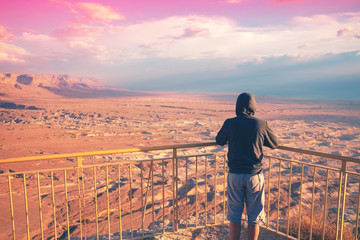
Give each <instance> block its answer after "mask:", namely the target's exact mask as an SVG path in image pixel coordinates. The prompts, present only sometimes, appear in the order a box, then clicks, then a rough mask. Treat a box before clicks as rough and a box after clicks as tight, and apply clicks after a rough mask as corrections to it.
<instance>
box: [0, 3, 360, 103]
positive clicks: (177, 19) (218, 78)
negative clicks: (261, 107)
mask: <svg viewBox="0 0 360 240" xmlns="http://www.w3.org/2000/svg"><path fill="white" fill-rule="evenodd" d="M0 2H1V8H0V71H1V72H23V73H56V74H65V73H66V74H70V75H73V76H85V77H95V78H97V79H99V80H101V81H103V82H105V83H106V84H108V85H110V86H114V87H121V88H127V89H131V90H150V91H181V92H243V91H250V92H252V93H254V94H255V95H261V96H278V97H299V98H313V99H349V100H360V1H359V0H316V1H314V0H181V1H179V0H131V1H130V0H102V1H100V0H97V1H90V0H88V1H86V0H84V1H63V0H36V1H33V0H0Z"/></svg>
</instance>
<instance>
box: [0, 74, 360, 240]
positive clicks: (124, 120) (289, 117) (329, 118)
mask: <svg viewBox="0 0 360 240" xmlns="http://www.w3.org/2000/svg"><path fill="white" fill-rule="evenodd" d="M19 76H27V75H19V74H18V75H15V77H14V76H11V75H10V74H8V75H5V74H4V75H3V76H2V77H3V79H2V81H3V85H2V86H1V88H0V93H1V94H0V104H1V105H0V132H1V135H0V138H1V140H0V186H1V189H0V192H1V194H0V199H1V202H2V203H4V204H1V207H0V208H1V209H0V212H2V213H3V214H1V217H0V239H12V238H13V235H12V225H11V213H10V210H9V204H10V203H9V201H10V200H9V184H8V175H9V174H10V175H11V176H12V190H13V192H12V198H13V201H14V203H13V204H14V206H15V207H14V216H15V223H16V225H15V229H16V234H17V238H16V239H26V238H27V234H29V235H30V236H31V239H33V238H34V239H40V238H41V233H40V230H39V229H40V226H39V221H40V217H42V221H43V225H44V226H43V228H44V229H43V234H44V235H45V238H46V239H53V238H54V231H57V234H58V237H59V236H61V237H63V238H66V236H67V235H66V234H68V233H69V232H70V233H71V235H72V236H74V239H77V238H75V237H79V236H80V234H81V233H80V232H81V231H85V225H86V224H87V229H86V231H87V234H88V236H90V238H89V239H92V238H91V236H92V237H93V238H94V236H96V234H97V232H98V234H99V235H101V236H103V239H107V238H106V236H107V233H108V225H107V224H108V219H109V216H110V215H111V217H110V218H111V219H112V221H113V222H116V227H114V228H113V229H112V231H111V235H112V236H113V237H114V238H119V237H120V234H122V236H123V237H124V238H129V237H131V234H135V235H136V234H141V232H139V231H138V232H136V231H135V232H133V231H131V228H132V227H133V228H134V229H138V227H139V226H140V225H139V224H140V222H141V219H142V217H143V216H142V214H141V211H140V210H141V207H142V206H143V204H144V203H143V202H141V201H145V197H144V194H145V191H146V186H148V191H149V193H150V192H152V194H153V196H152V198H151V197H150V195H151V194H150V195H149V196H148V197H149V200H148V203H149V202H151V203H152V204H151V205H149V206H148V208H147V210H148V212H147V213H146V216H145V221H144V222H145V226H144V227H145V228H146V229H148V232H150V233H151V231H158V230H159V229H160V230H161V229H165V230H167V231H171V229H172V228H173V226H174V223H173V218H172V213H173V212H172V211H173V210H174V209H173V206H174V203H173V197H172V196H171V195H172V192H171V189H172V187H174V182H172V181H171V179H172V180H173V181H175V180H174V178H173V175H172V171H173V167H174V166H173V162H172V161H171V160H166V161H165V164H164V163H161V160H160V161H157V162H155V166H154V170H153V173H152V174H153V175H152V176H150V172H149V171H150V170H149V169H150V168H151V166H150V163H149V162H144V163H143V164H131V166H132V170H129V165H124V166H123V167H122V168H121V169H119V168H118V166H117V165H109V167H108V168H106V171H105V168H104V167H93V168H87V169H85V170H84V172H83V173H82V174H83V175H82V176H83V177H84V178H85V184H84V185H85V188H86V187H88V188H86V189H89V190H88V191H87V190H85V196H87V197H88V198H85V200H84V202H81V203H79V200H78V198H77V197H78V196H79V195H78V178H77V177H76V175H77V173H76V171H75V170H71V169H69V170H68V172H67V174H68V176H67V177H64V173H63V170H61V171H53V172H50V171H47V169H55V168H66V167H68V166H70V167H74V166H76V160H75V159H71V158H70V159H66V160H64V159H62V160H57V159H54V160H46V161H31V162H21V163H1V160H4V159H8V158H19V157H30V156H31V157H32V156H44V155H54V154H55V155H56V154H67V153H79V152H94V151H105V150H116V149H127V148H139V147H150V146H164V145H176V144H187V143H202V142H213V141H214V140H215V136H216V134H217V131H218V130H219V129H220V128H221V125H222V123H223V122H224V120H225V119H227V118H230V117H234V116H235V101H236V97H237V94H190V93H189V94H184V93H175V92H174V93H149V92H146V93H144V92H126V91H124V92H122V93H123V94H121V93H120V92H119V93H117V92H116V91H105V90H104V88H103V86H100V87H102V88H101V91H102V94H98V95H95V96H92V95H91V94H92V93H94V92H92V91H89V89H90V87H89V84H88V83H86V84H87V85H86V84H85V83H84V82H82V85H78V87H77V88H69V87H68V86H63V87H61V88H60V87H59V84H58V85H56V86H52V87H46V86H45V85H43V84H42V85H40V83H38V82H36V81H40V80H38V79H37V78H36V76H35V77H31V78H30V77H20V78H19ZM11 77H13V79H12V78H11ZM29 79H31V80H29ZM59 79H60V80H59ZM61 79H63V78H59V77H57V78H55V80H56V81H58V83H59V82H60V83H62V84H63V85H64V81H62V80H61ZM4 82H7V83H6V84H4ZM35 82H36V85H35ZM65 82H66V81H65ZM67 82H69V81H67ZM15 84H16V85H15ZM72 86H73V85H72ZM88 87H89V88H88ZM96 87H97V89H99V86H96ZM74 89H75V90H74ZM70 90H71V91H70ZM65 93H66V94H65ZM79 93H81V94H80V95H78V94H79ZM109 93H110V94H109ZM115 93H116V94H115ZM256 100H257V103H258V111H257V113H256V115H255V116H256V117H259V118H261V119H265V120H267V121H268V123H269V125H270V126H271V128H272V129H273V130H274V132H275V133H276V135H277V136H278V138H279V140H280V143H281V145H282V146H288V147H293V148H300V149H304V150H312V151H318V152H322V153H327V154H334V155H341V156H346V157H352V158H355V159H359V157H360V102H359V101H344V100H338V101H335V100H304V99H293V98H275V97H264V96H256ZM207 152H210V153H218V152H224V153H226V146H225V147H222V146H212V147H207V148H202V149H198V148H196V149H179V150H178V155H179V156H184V155H193V154H199V153H200V154H203V153H207ZM265 154H266V155H272V156H274V157H275V159H274V160H273V162H272V164H273V166H272V171H273V172H272V173H271V175H270V178H269V179H270V183H269V184H270V185H269V186H270V187H269V189H270V195H267V198H270V199H271V202H269V203H270V206H267V207H270V209H271V213H270V216H268V217H269V218H270V219H272V221H270V223H269V224H270V225H272V226H273V227H274V228H276V227H277V225H276V224H280V225H279V226H280V228H285V232H286V225H287V222H286V221H287V216H288V215H289V212H290V214H291V215H293V216H296V214H297V213H298V211H299V209H298V208H299V201H300V191H301V189H300V183H299V181H300V174H301V165H296V164H295V163H294V164H293V166H292V167H291V171H292V173H293V176H292V179H291V181H290V183H291V193H290V195H289V193H288V190H289V171H290V163H288V162H286V161H284V162H282V163H280V162H279V161H278V160H277V159H276V158H282V159H291V160H295V161H303V162H306V163H311V164H317V165H321V166H327V167H331V168H340V167H341V161H335V160H329V159H324V158H322V157H314V156H308V155H302V154H295V153H293V152H287V151H284V150H269V149H266V150H265ZM169 156H171V152H167V151H154V152H141V153H136V154H125V155H115V156H112V155H109V156H101V157H97V158H89V159H84V164H89V165H92V166H93V165H95V164H104V163H106V164H111V163H114V162H122V161H140V160H147V159H164V158H167V157H169ZM219 159H221V157H219ZM208 160H209V163H207V162H206V164H209V167H208V168H209V169H208V171H210V173H212V174H207V175H205V169H204V165H202V166H203V167H202V168H201V167H199V173H198V174H199V180H198V181H199V188H197V186H195V185H194V179H195V178H197V176H195V168H194V166H195V165H194V164H195V159H193V158H190V159H189V160H186V161H187V162H188V163H189V164H190V167H189V175H187V178H185V172H184V171H183V170H184V168H185V163H184V159H180V160H179V161H180V163H179V179H178V182H176V183H177V184H178V186H177V189H179V193H180V192H181V194H183V195H181V194H180V195H179V202H178V203H180V208H181V210H182V211H180V212H181V214H180V217H179V219H180V220H181V221H180V225H185V224H195V223H194V221H199V224H200V222H201V224H203V221H204V217H205V215H206V217H207V216H208V215H207V214H204V212H206V211H207V209H205V208H206V207H208V209H210V210H209V221H215V220H214V219H215V218H219V219H218V220H219V221H220V220H221V219H222V217H223V216H222V215H221V214H220V213H222V209H223V207H224V206H223V205H222V202H221V199H222V198H223V196H224V195H223V192H224V191H223V190H224V188H223V186H224V184H225V183H224V173H223V172H221V171H220V170H219V169H220V168H222V169H223V167H224V163H223V161H222V160H221V162H219V166H218V169H217V172H215V169H214V161H215V160H214V159H211V158H209V159H208ZM208 160H205V159H204V158H199V162H201V163H202V164H204V163H205V161H208ZM181 161H182V162H181ZM280 164H281V165H280ZM359 164H360V163H349V164H348V165H347V168H348V169H351V171H353V172H354V173H356V174H359V173H360V167H359ZM196 166H197V165H196ZM264 167H265V170H264V174H265V177H266V178H268V177H269V168H268V167H269V165H268V162H265V164H264ZM279 167H280V168H281V170H280V171H281V172H282V174H283V175H282V177H281V178H280V179H279V178H278V175H277V172H276V171H278V169H279ZM162 168H165V170H162ZM94 169H95V170H94ZM34 171H40V174H39V175H37V174H36V173H35V172H34ZM94 171H95V172H96V173H97V174H98V176H97V177H98V178H97V179H94V174H93V173H94ZM303 171H304V179H303V182H304V185H303V188H302V189H303V192H302V196H301V201H302V204H303V205H302V214H303V217H307V216H309V214H310V211H311V209H312V208H313V209H314V208H315V212H316V213H317V214H316V215H319V214H320V215H321V214H322V212H324V210H325V209H322V208H321V207H319V206H322V205H321V204H322V203H323V202H324V200H325V197H326V196H325V192H324V191H325V190H324V189H325V184H326V174H327V173H326V170H324V169H321V168H317V170H316V174H315V175H316V181H317V184H316V185H315V186H313V176H314V170H313V167H311V166H306V167H304V169H303ZM118 172H119V175H117V173H118ZM130 172H131V173H130ZM164 172H165V173H164ZM23 173H26V176H25V175H23ZM129 173H130V175H131V176H132V177H133V178H134V179H132V180H131V181H132V182H131V183H130V181H129ZM105 174H106V176H105ZM148 174H149V175H148ZM163 174H164V175H165V176H167V177H168V180H167V181H166V184H165V183H164V182H163V178H162V176H164V175H163ZM186 174H187V172H186ZM356 174H349V176H348V184H347V186H346V187H347V192H346V196H347V197H346V206H347V207H346V209H345V211H344V212H345V226H346V227H347V228H348V229H350V230H349V231H350V232H351V233H352V234H355V230H354V229H355V224H356V217H357V216H356V215H357V214H358V213H357V211H358V209H357V208H356V205H357V202H358V201H359V200H358V199H359V175H356ZM120 175H121V177H120ZM107 176H109V179H108V181H109V183H110V186H111V188H110V190H109V189H108V188H106V187H104V186H105V185H104V184H105V181H106V177H107ZM141 176H142V177H143V178H141V179H142V181H143V182H140V177H141ZM215 176H216V177H215ZM328 176H329V177H328V197H326V200H327V201H328V207H327V209H326V216H327V218H328V222H327V224H328V225H329V226H330V228H334V220H333V219H335V218H336V214H337V211H336V204H337V200H338V195H337V189H338V187H339V186H338V185H339V184H338V181H339V173H338V172H336V171H330V173H328ZM118 177H119V178H118ZM38 178H39V179H40V180H41V181H40V185H41V187H40V189H41V194H40V197H39V199H40V198H41V206H42V213H43V214H42V216H39V210H38V205H39V200H38V199H37V196H38V195H37V194H38V186H39V185H38V184H37V179H38ZM24 179H25V180H26V183H27V189H26V191H27V196H28V198H29V203H28V204H29V206H31V207H30V208H29V215H28V218H29V219H28V221H29V222H30V224H29V225H30V227H29V229H30V230H29V233H26V225H27V223H26V219H25V206H24V202H25V199H24V197H23V196H24V186H23V185H24ZM64 179H66V181H67V183H66V184H67V188H68V189H67V191H64V190H63V188H64V185H66V184H64ZM169 179H170V180H169ZM215 179H217V180H215ZM118 180H119V181H118ZM52 181H54V183H53V184H54V185H55V191H56V192H57V195H56V196H54V197H53V196H52V192H53V191H54V190H52V183H51V182H52ZM151 181H154V182H155V183H154V182H153V184H150V183H151ZM149 182H150V183H149ZM131 184H132V185H131ZM140 184H141V186H140ZM185 184H186V189H187V190H188V191H187V193H186V195H185V193H184V192H185ZM216 184H217V187H216V188H215V187H214V186H215V185H216ZM84 185H83V186H84ZM108 185H109V184H108ZM120 185H121V187H122V188H123V190H122V192H121V193H120V190H119V189H120ZM278 185H279V186H280V189H279V188H278V187H277V186H278ZM149 186H150V187H149ZM205 186H206V187H205ZM57 188H59V189H57ZM60 188H61V189H60ZM140 189H141V191H140ZM214 189H216V190H215V193H213V194H212V195H211V194H210V195H209V193H207V191H208V190H212V191H214ZM267 189H268V187H267ZM115 190H116V191H115ZM117 190H118V191H119V192H118V191H117ZM195 190H196V192H195ZM130 192H131V194H130ZM154 192H155V196H154ZM163 192H164V193H163ZM279 192H281V193H282V195H281V197H280V198H279V200H278V196H279V195H278V193H279ZM312 192H314V193H312ZM162 194H163V195H162ZM267 194H268V193H267ZM67 195H68V196H67ZM215 195H216V196H217V197H215ZM95 196H96V198H95ZM119 196H120V197H119ZM162 196H165V199H166V201H164V202H162V201H163V199H162ZM289 196H290V199H291V200H290V207H291V208H289V206H288V203H289ZM195 198H196V199H198V200H199V201H200V202H201V204H200V203H199V206H197V204H196V201H195V200H194V199H195ZM312 198H314V201H311V199H312ZM214 199H215V200H214ZM216 199H217V200H218V202H216V203H215V201H216ZM278 201H279V202H280V204H278ZM95 202H97V203H96V204H95ZM119 202H120V205H121V207H122V208H121V210H120V211H119V210H118V207H119V206H118V205H119ZM130 202H131V204H132V206H133V209H135V210H134V212H131V211H130V207H131V205H130ZM205 202H206V203H205ZM311 202H315V204H314V205H313V206H312V205H311ZM54 204H55V209H56V211H55V213H54V212H53V205H54ZM97 204H98V206H97V207H96V208H98V209H96V208H95V206H94V205H97ZM107 204H109V206H110V208H111V209H117V210H111V214H110V215H109V213H108V211H107V210H106V205H107ZM140 205H141V206H140ZM185 205H186V206H185ZM195 205H196V206H195ZM85 206H86V207H85ZM134 206H136V207H134ZM205 206H206V207H205ZM81 207H82V208H86V210H87V213H86V214H84V213H83V216H79V208H81ZM185 207H186V212H187V213H186V216H185ZM151 208H155V210H153V211H154V212H155V214H154V215H155V216H154V215H153V216H151V211H150V210H151ZM197 208H199V209H202V213H200V215H199V216H201V217H202V218H201V219H200V218H199V220H194V216H195V211H197V210H196V209H197ZM156 209H157V210H156ZM162 209H164V212H162V211H163V210H162ZM204 209H205V210H204ZM211 209H212V210H211ZM277 209H278V211H276V210H277ZM289 209H290V211H289ZM273 210H274V211H273ZM199 211H200V210H199ZM212 211H213V212H215V213H216V214H213V215H212V218H211V217H210V215H211V213H212ZM68 212H70V214H67V213H68ZM71 212H72V213H71ZM95 212H97V213H98V214H95ZM119 212H121V216H122V218H121V219H122V223H121V224H122V226H121V227H122V229H120V226H119V225H120V222H119V216H120V214H119ZM130 212H131V213H130ZM200 212H201V211H200ZM217 213H218V214H220V215H219V216H217ZM54 214H55V215H56V219H57V223H56V224H57V227H56V230H55V228H54V221H53V219H54ZM191 214H192V215H191ZM68 215H69V216H68ZM96 215H98V216H99V218H98V219H97V218H96ZM190 215H191V216H190ZM278 215H279V216H280V220H279V221H280V223H279V222H278V223H277V222H276V217H277V216H278ZM80 217H81V218H82V219H83V223H82V224H83V225H84V226H82V228H81V227H80V225H81V224H80V220H79V218H80ZM186 217H188V221H189V223H188V222H187V220H186ZM20 219H21V220H20ZM154 219H155V220H154ZM274 219H275V220H274ZM329 219H331V220H329ZM191 221H192V222H191ZM67 222H70V224H67ZM68 225H70V226H69V227H68ZM95 239H96V237H95Z"/></svg>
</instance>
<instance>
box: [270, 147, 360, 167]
mask: <svg viewBox="0 0 360 240" xmlns="http://www.w3.org/2000/svg"><path fill="white" fill-rule="evenodd" d="M277 149H280V150H285V151H289V152H297V153H305V154H309V155H314V156H319V157H325V158H331V159H336V160H343V161H350V162H355V163H360V159H357V158H352V157H344V156H339V155H334V154H328V153H322V152H316V151H311V150H304V149H300V148H292V147H285V146H279V147H278V148H277Z"/></svg>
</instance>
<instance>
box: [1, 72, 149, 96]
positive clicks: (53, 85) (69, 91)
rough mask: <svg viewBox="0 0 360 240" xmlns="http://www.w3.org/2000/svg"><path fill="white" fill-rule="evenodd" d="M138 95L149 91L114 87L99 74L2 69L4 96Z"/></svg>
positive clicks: (2, 93)
mask: <svg viewBox="0 0 360 240" xmlns="http://www.w3.org/2000/svg"><path fill="white" fill-rule="evenodd" d="M138 95H148V93H144V92H136V91H128V90H125V89H119V88H111V87H108V86H106V85H105V84H104V83H103V82H101V81H99V80H97V79H95V78H88V77H73V76H70V75H68V74H28V73H0V96H7V97H18V96H22V97H24V98H26V97H40V96H42V97H52V98H56V97H66V98H99V97H121V96H138Z"/></svg>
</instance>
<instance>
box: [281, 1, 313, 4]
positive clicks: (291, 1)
mask: <svg viewBox="0 0 360 240" xmlns="http://www.w3.org/2000/svg"><path fill="white" fill-rule="evenodd" d="M305 1H306V0H277V3H280V4H281V3H299V2H300V3H301V2H305Z"/></svg>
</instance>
